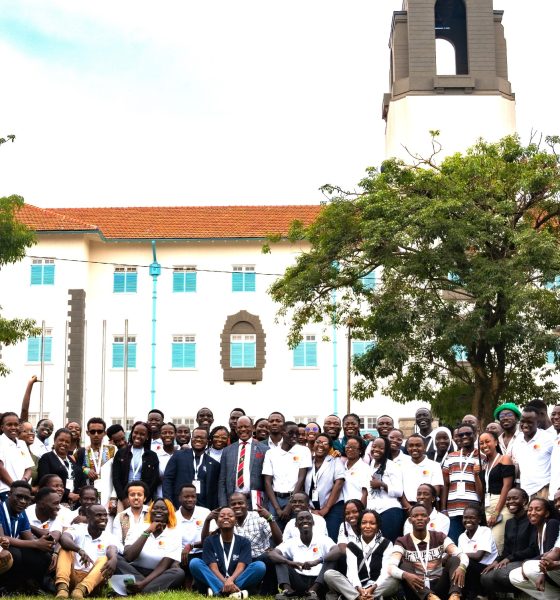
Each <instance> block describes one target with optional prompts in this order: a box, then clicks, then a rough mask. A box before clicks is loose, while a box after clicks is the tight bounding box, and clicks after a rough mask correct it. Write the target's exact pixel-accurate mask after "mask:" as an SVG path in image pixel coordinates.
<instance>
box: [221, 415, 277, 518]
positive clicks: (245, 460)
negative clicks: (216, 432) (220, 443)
mask: <svg viewBox="0 0 560 600" xmlns="http://www.w3.org/2000/svg"><path fill="white" fill-rule="evenodd" d="M236 432H237V436H238V437H239V439H238V441H237V442H234V443H233V444H230V445H229V446H226V447H225V448H224V449H223V451H222V458H221V459H220V479H219V482H218V500H219V504H220V506H227V504H228V502H229V498H230V496H231V495H232V494H233V493H234V492H241V493H242V494H244V495H245V496H246V498H247V503H248V505H249V507H250V508H252V509H253V510H256V508H257V507H256V506H251V491H260V492H262V496H263V500H264V498H265V495H264V477H263V475H262V466H263V461H264V455H265V452H267V450H268V446H266V445H265V444H261V443H260V442H257V440H255V439H253V421H252V420H251V419H250V418H249V417H247V416H242V417H239V419H237V425H236Z"/></svg>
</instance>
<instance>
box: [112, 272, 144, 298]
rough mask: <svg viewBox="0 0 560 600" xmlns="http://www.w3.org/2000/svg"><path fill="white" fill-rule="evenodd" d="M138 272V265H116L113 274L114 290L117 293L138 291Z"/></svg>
mask: <svg viewBox="0 0 560 600" xmlns="http://www.w3.org/2000/svg"><path fill="white" fill-rule="evenodd" d="M137 287H138V272H137V270H136V267H115V273H114V275H113V292H114V293H115V294H123V293H125V292H127V293H133V294H134V293H136V289H137Z"/></svg>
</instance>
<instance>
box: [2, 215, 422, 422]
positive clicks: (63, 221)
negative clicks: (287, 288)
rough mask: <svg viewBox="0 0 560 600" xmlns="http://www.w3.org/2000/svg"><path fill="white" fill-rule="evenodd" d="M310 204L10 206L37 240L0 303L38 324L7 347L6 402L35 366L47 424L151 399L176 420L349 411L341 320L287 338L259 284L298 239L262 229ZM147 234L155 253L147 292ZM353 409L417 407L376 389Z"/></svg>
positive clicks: (7, 274) (36, 408) (287, 259)
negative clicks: (154, 273)
mask: <svg viewBox="0 0 560 600" xmlns="http://www.w3.org/2000/svg"><path fill="white" fill-rule="evenodd" d="M319 211H320V207H319V206H291V207H290V206H288V207H285V206H283V207H280V206H278V207H276V206H253V207H205V208H197V207H176V208H112V209H111V208H89V209H54V210H46V209H40V208H37V207H34V206H30V205H26V206H25V208H24V209H23V210H22V211H21V213H20V216H19V218H20V219H21V220H22V221H23V222H25V223H26V224H28V225H29V226H31V227H33V228H34V229H36V231H37V239H38V243H37V245H35V246H34V247H32V248H31V249H29V252H28V257H27V258H26V259H24V260H23V261H21V262H19V263H17V264H14V265H8V266H6V267H4V268H2V270H1V271H0V289H1V290H2V304H3V314H4V315H5V316H6V317H13V316H19V317H22V316H25V317H31V318H33V319H35V320H36V321H37V323H38V324H39V325H42V324H44V332H45V333H44V336H42V337H38V338H32V339H29V340H28V341H27V342H24V343H20V344H18V345H16V346H14V347H7V348H4V349H3V351H2V360H4V361H5V362H6V363H7V364H8V365H9V367H10V368H11V370H12V373H11V374H10V375H9V376H8V377H7V378H6V379H5V381H2V388H3V397H4V398H9V399H10V402H9V403H8V404H9V407H10V409H15V410H18V407H19V402H20V398H21V396H22V394H23V390H24V388H25V384H26V381H27V380H28V379H29V378H30V377H31V376H32V375H33V374H37V375H39V374H40V373H41V372H42V373H43V377H42V379H43V382H42V384H41V387H40V388H39V389H35V390H34V393H33V397H32V404H31V413H32V414H33V415H34V417H35V418H36V417H37V416H38V415H39V413H40V412H41V397H42V413H43V414H48V415H49V416H50V417H51V418H52V419H54V422H55V424H61V423H62V422H63V421H65V420H66V419H67V418H71V419H75V420H79V421H85V420H87V419H88V418H89V417H92V416H102V417H103V418H104V419H105V420H106V421H107V423H112V422H121V421H122V420H123V418H124V416H125V415H126V418H127V420H128V422H129V423H130V422H131V421H132V420H135V419H137V418H145V417H146V415H147V412H148V410H149V409H150V408H151V407H152V400H153V402H154V404H153V405H154V406H155V407H156V408H159V409H161V410H162V411H163V412H164V413H165V415H166V419H169V420H171V419H173V420H175V421H176V422H190V421H191V420H192V419H193V418H194V416H195V414H196V411H197V409H198V408H200V407H202V406H208V407H210V408H211V409H212V410H213V411H214V413H215V417H216V423H222V424H227V417H228V414H229V411H230V410H231V409H232V408H233V407H236V406H241V407H243V408H244V409H245V410H246V411H247V414H249V415H251V416H253V417H262V416H268V414H269V412H271V411H272V410H280V411H282V412H284V413H285V414H286V416H287V417H288V418H296V419H297V420H304V419H305V420H306V419H307V418H321V419H322V418H323V417H324V416H325V415H327V414H329V413H331V412H337V413H338V414H341V415H342V414H344V413H345V412H346V397H347V387H346V374H347V369H348V361H347V343H348V342H347V337H346V335H347V333H346V331H345V330H339V331H338V332H336V333H335V332H333V331H332V330H326V331H325V330H324V329H323V328H322V327H321V326H320V325H310V326H309V327H307V328H306V330H305V331H304V332H303V333H304V341H303V342H302V344H301V345H300V346H299V347H298V348H297V349H296V350H290V349H289V348H288V346H287V342H286V336H287V332H288V325H287V324H284V323H277V322H276V313H277V309H278V306H277V305H275V304H274V303H273V302H272V300H271V298H270V296H269V295H268V294H267V289H268V288H269V286H270V285H271V283H272V282H273V281H274V279H275V278H276V277H277V276H279V275H281V274H282V273H283V272H284V270H285V268H286V267H287V266H288V265H289V264H290V263H292V262H293V261H294V259H295V256H296V255H297V254H298V253H299V252H301V250H302V249H303V248H302V246H299V245H292V244H290V243H288V242H280V243H278V244H274V245H273V246H272V252H271V253H270V254H264V253H263V252H262V245H263V243H264V242H265V241H266V238H267V236H268V235H270V234H286V232H287V231H288V227H289V225H290V223H291V222H292V221H293V220H294V219H299V220H300V221H302V222H303V223H305V224H308V223H310V222H311V221H312V220H313V219H314V218H315V217H316V215H317V214H318V212H319ZM154 247H155V251H156V255H157V261H158V263H159V264H160V266H161V274H160V275H159V277H157V283H156V300H155V301H154V299H153V286H154V283H153V278H152V277H151V276H150V264H151V263H152V262H153V248H154ZM154 304H155V311H156V321H155V324H154V327H155V337H154V340H155V353H154V354H155V360H154V361H153V362H152V326H153V321H152V310H153V307H154ZM125 334H126V335H127V337H128V344H125V343H124V342H125ZM362 345H363V344H362ZM359 346H360V344H359V343H357V344H356V347H357V349H358V350H359ZM125 353H127V355H128V360H127V361H126V364H127V365H128V366H127V368H126V369H125V368H124V366H125V360H124V355H125ZM152 374H153V376H154V382H155V385H154V387H153V390H154V393H153V394H152ZM36 387H38V386H36ZM8 404H6V403H5V406H6V407H7V406H8ZM352 409H353V411H355V412H358V413H359V414H360V415H363V416H365V417H366V419H365V422H364V426H365V427H366V428H371V427H372V426H373V423H374V421H373V418H374V417H375V416H376V415H379V414H382V413H386V412H388V413H389V414H392V415H393V416H394V417H395V418H399V417H401V416H405V415H407V416H408V415H413V414H414V410H415V407H414V406H413V405H408V406H402V405H393V403H392V402H390V401H388V400H386V399H385V400H383V399H379V400H376V401H373V400H371V401H369V402H365V403H358V402H354V403H353V404H352ZM18 412H19V410H18ZM368 417H369V418H368Z"/></svg>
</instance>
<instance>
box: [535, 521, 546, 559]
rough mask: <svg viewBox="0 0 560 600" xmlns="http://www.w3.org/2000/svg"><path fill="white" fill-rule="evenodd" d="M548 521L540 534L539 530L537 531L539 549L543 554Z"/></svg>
mask: <svg viewBox="0 0 560 600" xmlns="http://www.w3.org/2000/svg"><path fill="white" fill-rule="evenodd" d="M546 525H547V524H546V523H545V524H544V526H543V528H542V533H541V534H540V535H539V532H538V531H537V541H538V544H539V551H540V553H541V556H542V555H543V554H544V535H545V533H546Z"/></svg>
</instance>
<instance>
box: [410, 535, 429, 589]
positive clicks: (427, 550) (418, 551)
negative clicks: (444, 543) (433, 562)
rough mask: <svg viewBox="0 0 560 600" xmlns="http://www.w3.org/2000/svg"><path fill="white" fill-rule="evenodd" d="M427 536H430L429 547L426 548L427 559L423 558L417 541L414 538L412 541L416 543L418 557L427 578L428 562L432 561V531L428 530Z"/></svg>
mask: <svg viewBox="0 0 560 600" xmlns="http://www.w3.org/2000/svg"><path fill="white" fill-rule="evenodd" d="M427 537H428V541H427V544H428V547H427V548H426V560H425V561H424V560H422V553H421V552H420V548H418V545H417V544H416V542H415V541H414V540H412V543H413V544H414V547H415V548H416V552H415V554H416V557H417V558H418V562H419V563H420V564H421V565H422V568H423V569H424V573H426V578H427V577H428V563H429V561H430V533H429V532H427Z"/></svg>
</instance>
